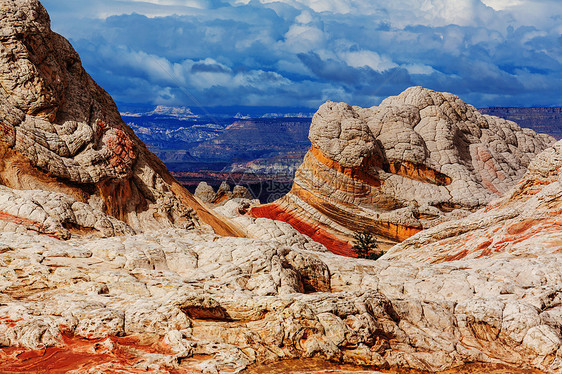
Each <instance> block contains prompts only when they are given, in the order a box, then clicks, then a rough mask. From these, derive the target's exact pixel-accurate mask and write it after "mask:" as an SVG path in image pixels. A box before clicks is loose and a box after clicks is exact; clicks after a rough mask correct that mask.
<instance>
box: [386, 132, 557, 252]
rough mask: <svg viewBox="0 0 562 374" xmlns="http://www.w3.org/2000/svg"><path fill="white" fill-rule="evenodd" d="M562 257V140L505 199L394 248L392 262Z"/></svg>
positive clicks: (534, 164) (548, 150)
mask: <svg viewBox="0 0 562 374" xmlns="http://www.w3.org/2000/svg"><path fill="white" fill-rule="evenodd" d="M551 253H562V141H559V142H557V143H556V144H554V146H553V147H551V148H548V149H547V150H545V151H544V152H542V153H541V154H539V155H538V156H537V157H536V158H535V159H534V160H533V161H531V163H530V165H529V170H528V172H527V173H526V174H525V176H524V177H523V179H522V180H521V181H520V182H519V183H518V184H517V185H516V186H515V187H513V188H512V189H511V190H510V191H509V192H508V193H507V194H505V195H504V196H503V197H502V198H501V199H498V200H496V201H494V202H492V203H491V204H490V205H488V206H487V207H486V208H483V209H481V210H479V211H477V212H476V213H474V214H471V215H470V216H468V217H466V218H464V219H461V220H458V221H451V222H446V223H442V224H440V225H438V226H435V227H433V228H431V229H429V230H426V231H423V232H420V233H419V234H417V235H414V236H412V237H411V238H409V239H407V240H405V241H404V242H402V243H400V244H398V245H396V246H394V247H393V248H392V249H391V250H390V251H389V252H388V253H387V254H386V255H385V258H387V259H396V260H410V261H423V262H432V263H436V262H445V261H452V260H458V259H464V258H466V259H474V258H482V257H503V256H506V255H507V254H509V255H512V256H518V257H526V258H535V257H540V256H544V255H547V254H551Z"/></svg>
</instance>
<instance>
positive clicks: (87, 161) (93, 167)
mask: <svg viewBox="0 0 562 374" xmlns="http://www.w3.org/2000/svg"><path fill="white" fill-rule="evenodd" d="M0 5H1V8H0V12H1V17H0V153H1V154H2V160H1V161H0V184H2V185H5V186H7V187H9V188H14V189H25V190H32V189H42V190H48V191H52V192H63V193H65V194H67V195H69V196H71V197H72V198H74V199H75V200H76V201H79V202H82V203H87V204H89V205H91V206H92V208H94V209H96V210H99V211H102V212H104V213H106V214H107V215H110V216H113V217H115V218H117V219H119V220H122V221H124V222H126V223H127V224H128V225H129V226H130V227H132V228H134V229H135V230H144V229H146V228H163V227H171V226H174V227H183V228H193V227H197V226H201V223H200V222H201V221H202V222H205V223H207V224H210V225H211V226H212V227H213V228H214V229H215V231H217V232H218V233H221V234H225V235H238V236H242V235H244V234H243V232H242V231H241V230H239V229H238V228H236V227H235V226H234V225H232V224H229V223H227V222H226V221H224V220H222V219H221V218H220V217H218V216H217V215H216V214H215V213H213V212H212V211H211V210H209V209H207V208H206V207H205V206H203V205H202V204H201V203H200V202H199V201H198V200H197V199H194V198H193V196H191V195H190V194H189V192H187V191H186V190H185V189H184V188H183V187H181V186H180V185H179V184H178V183H177V182H176V181H175V180H174V179H173V178H172V177H171V175H170V174H169V173H168V171H167V169H166V167H165V166H164V165H163V164H162V162H160V160H158V159H157V158H156V157H155V156H154V155H153V154H151V153H150V152H149V151H148V150H147V148H146V147H145V145H144V144H143V143H142V142H141V141H140V140H139V139H138V138H137V137H136V136H135V134H134V133H133V131H132V130H131V129H130V128H129V127H127V126H126V125H125V124H124V123H123V121H122V120H121V117H120V116H119V112H118V110H117V107H116V106H115V103H114V102H113V100H112V99H111V97H110V96H109V95H108V94H107V93H106V92H105V91H103V90H102V89H101V88H100V87H99V86H98V85H97V84H96V83H95V82H94V81H93V80H92V78H91V77H90V76H89V75H88V74H87V73H86V72H85V71H84V69H83V68H82V65H81V63H80V58H79V56H78V54H77V53H76V52H75V51H74V49H73V48H72V46H71V45H70V43H69V42H68V41H67V40H66V39H64V38H63V37H62V36H60V35H58V34H56V33H54V32H52V31H51V30H50V21H49V16H48V14H47V12H46V11H45V9H44V8H43V6H42V5H41V4H40V3H39V2H38V1H37V0H2V1H1V3H0ZM20 218H24V219H26V218H29V217H20Z"/></svg>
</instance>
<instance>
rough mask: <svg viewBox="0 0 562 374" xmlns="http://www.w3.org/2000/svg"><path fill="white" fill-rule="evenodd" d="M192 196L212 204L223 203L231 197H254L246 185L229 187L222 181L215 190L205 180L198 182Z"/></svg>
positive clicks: (248, 198) (249, 198)
mask: <svg viewBox="0 0 562 374" xmlns="http://www.w3.org/2000/svg"><path fill="white" fill-rule="evenodd" d="M194 196H195V197H197V198H199V199H200V200H201V201H203V202H205V203H209V204H214V205H221V204H224V203H226V202H227V201H228V200H231V199H246V200H253V199H254V196H253V195H252V193H251V192H250V191H249V190H248V189H247V188H246V187H244V186H239V185H235V186H234V187H232V188H231V187H230V185H229V184H228V183H227V182H222V183H221V185H220V186H219V188H217V191H216V192H215V190H214V188H213V187H212V186H210V185H209V184H208V183H207V182H200V183H199V184H198V185H197V188H196V189H195V193H194Z"/></svg>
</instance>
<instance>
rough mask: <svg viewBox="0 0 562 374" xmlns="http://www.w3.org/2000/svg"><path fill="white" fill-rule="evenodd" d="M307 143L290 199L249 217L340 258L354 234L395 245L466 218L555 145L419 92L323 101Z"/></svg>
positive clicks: (448, 97) (451, 99)
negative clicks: (283, 226)
mask: <svg viewBox="0 0 562 374" xmlns="http://www.w3.org/2000/svg"><path fill="white" fill-rule="evenodd" d="M309 138H310V141H311V143H312V146H311V149H310V150H309V151H308V153H307V155H306V156H305V159H304V161H303V164H302V165H301V167H300V168H299V169H298V171H297V173H296V176H295V180H294V184H293V187H292V189H291V192H290V193H289V194H287V195H286V196H284V197H283V198H281V199H279V200H277V201H276V202H274V203H272V204H267V205H263V206H258V207H255V208H253V209H252V211H251V212H252V215H253V216H255V217H267V218H273V219H279V220H283V221H286V222H289V223H290V224H291V225H293V226H294V227H296V228H297V229H298V230H299V231H301V232H303V233H306V234H307V235H309V236H311V237H312V238H314V239H316V240H318V241H319V242H321V243H323V244H325V245H326V246H327V247H328V248H330V249H332V250H334V252H337V253H348V254H349V249H350V246H349V244H348V241H349V240H350V238H351V234H352V233H353V232H356V231H362V230H371V231H373V233H375V234H377V235H378V236H380V237H382V238H387V239H390V240H393V241H402V240H404V239H406V238H408V237H410V236H412V235H413V234H415V233H417V232H419V231H420V230H422V229H426V228H429V227H432V226H435V225H437V224H438V223H441V222H443V221H447V220H451V219H457V218H460V217H463V216H466V215H468V214H469V213H471V212H473V211H475V210H477V209H478V208H480V207H482V206H484V205H486V204H487V203H489V202H490V201H491V200H493V199H494V198H498V197H500V196H501V195H502V194H503V193H505V192H506V191H508V190H509V188H511V187H512V186H513V185H515V183H517V182H518V181H519V179H520V178H521V177H522V176H523V174H524V173H525V171H526V169H527V166H528V165H529V162H530V160H531V159H532V158H533V157H534V156H535V155H537V154H538V153H539V152H541V151H542V150H544V149H545V148H546V147H548V146H549V145H551V144H552V143H554V141H555V140H554V138H552V137H551V136H548V135H541V134H536V133H535V132H534V131H532V130H529V129H522V128H520V127H519V126H518V125H517V124H515V123H514V122H510V121H507V120H504V119H501V118H498V117H492V116H487V115H482V114H480V113H479V112H478V111H477V110H476V109H475V108H474V107H472V106H470V105H468V104H466V103H464V102H463V101H462V100H460V99H459V98H458V97H457V96H454V95H452V94H449V93H439V92H435V91H432V90H428V89H424V88H422V87H411V88H409V89H407V90H406V91H404V92H403V93H401V94H400V95H398V96H396V97H389V98H387V99H385V100H384V101H383V102H382V103H381V104H380V105H379V106H378V107H372V108H360V107H351V106H349V105H347V104H345V103H334V102H330V101H329V102H327V103H325V104H324V105H322V106H321V107H320V109H319V110H318V112H317V113H316V114H315V115H314V118H313V120H312V125H311V127H310V133H309Z"/></svg>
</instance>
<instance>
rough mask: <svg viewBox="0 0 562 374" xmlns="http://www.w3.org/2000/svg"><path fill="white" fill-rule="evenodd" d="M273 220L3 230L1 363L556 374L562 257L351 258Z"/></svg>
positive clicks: (33, 367) (102, 368)
mask: <svg viewBox="0 0 562 374" xmlns="http://www.w3.org/2000/svg"><path fill="white" fill-rule="evenodd" d="M240 219H246V220H250V218H247V217H241V218H240ZM261 220H264V219H261ZM257 221H258V220H256V222H257ZM265 221H268V220H265ZM268 222H271V221H268ZM250 224H252V223H250ZM276 225H277V224H276V223H272V224H271V225H268V224H266V225H262V224H261V223H259V222H258V223H257V226H256V228H257V230H258V231H261V232H262V234H260V235H262V237H264V239H263V240H257V239H244V238H224V237H218V236H215V235H200V234H197V233H196V232H195V231H185V230H178V229H168V230H167V231H157V232H148V233H145V234H137V235H133V236H131V235H125V236H117V237H112V238H95V239H92V238H89V239H85V238H82V237H79V236H77V237H75V238H72V239H70V240H68V241H60V240H57V239H55V238H51V237H48V236H45V235H31V234H30V233H29V232H24V233H0V371H2V372H10V370H13V371H16V369H17V370H19V371H22V370H23V371H26V370H27V372H34V371H39V370H45V368H51V369H58V370H60V368H64V369H65V370H66V371H67V372H73V371H72V370H75V371H74V372H90V373H106V372H118V371H119V370H122V371H125V372H137V371H139V372H140V371H142V370H152V371H153V372H157V373H167V372H173V373H192V372H201V371H202V372H221V373H227V372H236V371H239V370H241V369H243V368H245V367H247V366H248V365H251V364H255V363H267V362H274V361H279V360H285V359H291V358H310V357H319V358H323V359H328V360H331V361H334V362H336V363H350V364H356V365H357V364H358V365H375V366H378V367H383V368H384V367H389V366H391V367H406V368H414V369H418V370H432V371H435V370H444V369H449V368H453V367H456V366H458V365H462V364H464V363H467V362H483V363H503V364H508V365H512V366H516V367H518V368H521V369H523V368H532V367H534V368H538V369H541V370H544V371H548V372H558V373H559V372H562V348H561V347H562V346H561V339H562V335H561V333H562V331H561V324H560V319H561V316H562V297H561V295H562V288H561V287H562V286H561V285H562V270H561V269H562V256H561V254H560V252H558V253H545V254H544V255H542V256H540V257H536V258H532V259H530V258H522V257H519V258H518V257H515V256H513V255H510V254H509V253H507V254H504V256H503V257H501V258H500V257H495V258H479V259H471V260H462V261H453V262H447V263H442V264H426V263H415V262H405V261H385V260H378V261H370V260H360V259H347V260H346V261H341V256H338V255H335V254H331V253H329V252H317V251H310V250H309V248H311V247H310V246H309V245H310V243H309V242H307V241H306V240H305V239H300V238H299V235H300V234H294V231H291V230H284V228H283V227H282V226H277V227H275V226H276ZM276 230H282V231H283V230H284V232H285V238H283V235H278V234H277V233H276ZM268 233H273V234H274V235H275V240H271V239H266V237H267V236H268ZM2 347H3V348H2Z"/></svg>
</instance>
